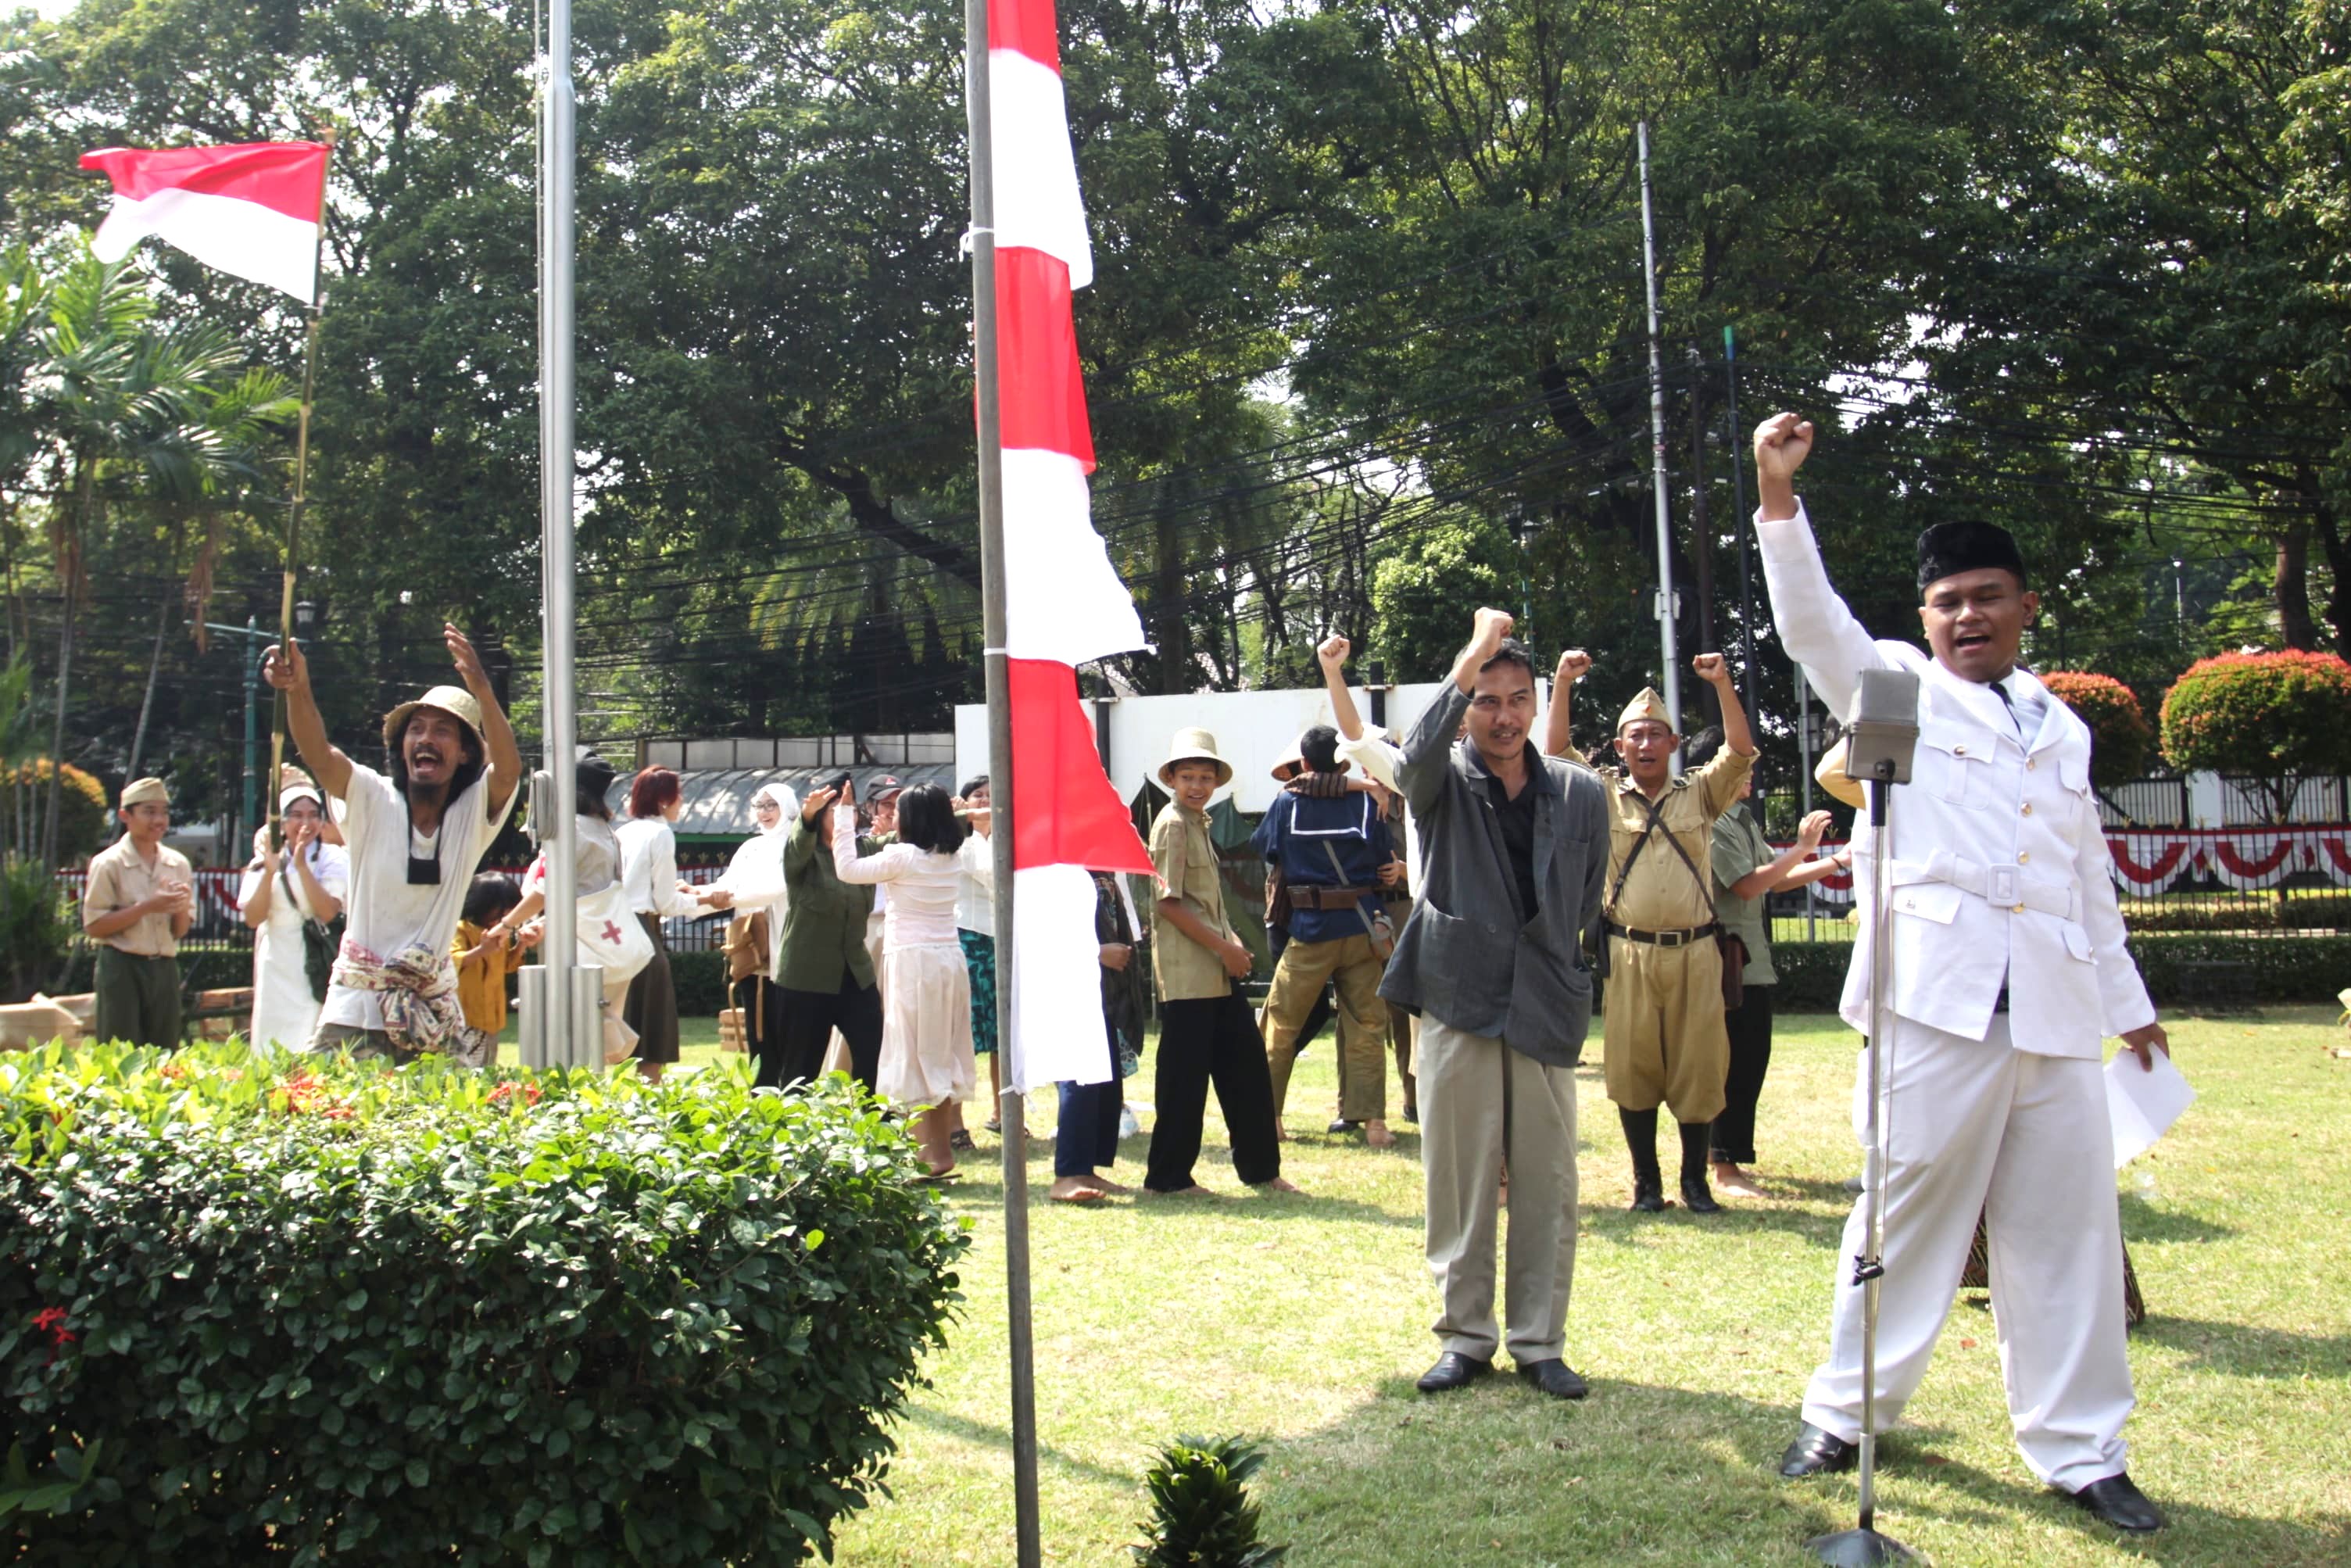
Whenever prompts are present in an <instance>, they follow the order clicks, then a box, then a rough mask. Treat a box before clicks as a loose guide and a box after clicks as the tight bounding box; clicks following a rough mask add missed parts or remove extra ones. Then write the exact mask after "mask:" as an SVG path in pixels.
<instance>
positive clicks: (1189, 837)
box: [1151, 800, 1233, 1002]
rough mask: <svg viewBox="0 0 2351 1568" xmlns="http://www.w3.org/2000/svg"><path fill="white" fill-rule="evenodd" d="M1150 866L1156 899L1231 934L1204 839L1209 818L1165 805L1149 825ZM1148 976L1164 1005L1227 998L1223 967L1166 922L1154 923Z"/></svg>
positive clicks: (1212, 854) (1210, 846)
mask: <svg viewBox="0 0 2351 1568" xmlns="http://www.w3.org/2000/svg"><path fill="white" fill-rule="evenodd" d="M1151 865H1152V869H1153V870H1154V871H1155V872H1156V873H1158V875H1159V896H1160V897H1162V898H1178V899H1181V900H1183V901H1184V903H1185V904H1186V906H1187V907H1188V908H1189V909H1190V910H1191V911H1192V913H1193V914H1195V915H1198V916H1199V917H1200V919H1201V921H1202V922H1203V923H1204V924H1205V925H1207V927H1208V929H1210V930H1211V931H1217V932H1221V933H1223V934H1224V935H1225V936H1232V935H1233V928H1232V926H1231V925H1228V924H1227V923H1226V921H1225V882H1224V872H1223V869H1222V868H1221V867H1220V866H1219V865H1218V863H1217V844H1216V841H1215V840H1214V839H1212V838H1210V837H1209V836H1208V814H1207V812H1206V811H1186V810H1184V808H1183V807H1181V806H1179V805H1177V804H1176V803H1175V801H1173V800H1170V801H1168V802H1167V804H1166V805H1165V806H1163V807H1161V808H1160V810H1159V815H1158V816H1157V817H1156V818H1155V819H1154V820H1153V821H1152V823H1151ZM1151 977H1152V980H1153V982H1154V983H1155V984H1156V985H1157V987H1158V988H1159V999H1160V1000H1161V1001H1163V1002H1188V1001H1196V1000H1198V999H1200V998H1204V997H1221V996H1226V995H1228V994H1230V992H1231V991H1232V988H1233V982H1232V977H1231V976H1229V975H1228V974H1226V973H1225V962H1224V960H1223V959H1222V958H1219V957H1218V956H1217V955H1216V953H1215V952H1214V951H1213V950H1212V949H1210V948H1207V947H1203V946H1200V945H1199V944H1198V943H1197V942H1195V941H1193V940H1192V939H1191V938H1190V937H1189V936H1186V935H1184V933H1182V932H1181V931H1178V930H1177V929H1175V925H1173V924H1172V923H1171V922H1167V921H1157V922H1155V923H1154V930H1153V936H1152V943H1151Z"/></svg>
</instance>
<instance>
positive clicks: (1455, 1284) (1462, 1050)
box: [1415, 1013, 1576, 1365]
mask: <svg viewBox="0 0 2351 1568" xmlns="http://www.w3.org/2000/svg"><path fill="white" fill-rule="evenodd" d="M1415 1066H1416V1068H1417V1069H1418V1072H1417V1076H1418V1078H1419V1080H1420V1082H1419V1091H1420V1136H1421V1165H1422V1168H1423V1174H1424V1175H1425V1176H1426V1179H1427V1184H1428V1233H1427V1253H1428V1271H1429V1273H1430V1274H1431V1275H1432V1276H1433V1277H1434V1278H1435V1280H1436V1281H1437V1295H1438V1297H1439V1298H1440V1301H1441V1303H1442V1309H1441V1310H1440V1311H1439V1312H1438V1313H1437V1322H1436V1325H1435V1326H1436V1330H1437V1338H1438V1339H1439V1340H1440V1341H1441V1342H1443V1344H1444V1347H1445V1348H1446V1349H1447V1350H1448V1351H1454V1352H1458V1354H1462V1355H1467V1356H1473V1357H1475V1358H1477V1359H1478V1360H1480V1361H1483V1360H1487V1359H1489V1358H1490V1357H1491V1356H1492V1355H1493V1354H1494V1352H1495V1350H1496V1349H1497V1348H1498V1347H1505V1346H1506V1347H1507V1348H1508V1349H1509V1351H1510V1358H1511V1359H1512V1360H1513V1361H1516V1362H1518V1363H1520V1364H1522V1365H1523V1364H1526V1363H1528V1362H1531V1361H1552V1360H1557V1359H1561V1358H1562V1357H1563V1356H1564V1354H1565V1353H1566V1346H1567V1298H1568V1290H1569V1287H1570V1285H1571V1284H1572V1283H1573V1281H1574V1278H1575V1190H1576V1188H1575V1073H1574V1071H1573V1069H1571V1068H1565V1067H1545V1066H1544V1065H1543V1064H1542V1063H1541V1062H1539V1061H1534V1060H1533V1059H1532V1058H1531V1057H1526V1056H1521V1055H1520V1054H1519V1053H1518V1052H1517V1051H1512V1050H1511V1049H1510V1047H1509V1046H1507V1045H1505V1044H1504V1043H1503V1042H1502V1041H1501V1040H1498V1039H1496V1038H1494V1037H1493V1036H1490V1035H1479V1034H1470V1033H1468V1032H1467V1031H1466V1030H1458V1029H1455V1028H1454V1027H1452V1026H1451V1025H1450V1024H1447V1023H1445V1022H1443V1021H1441V1020H1440V1019H1437V1018H1436V1017H1434V1016H1432V1015H1430V1014H1426V1013H1424V1014H1422V1015H1421V1020H1420V1060H1419V1061H1417V1062H1416V1063H1415ZM1505 1158H1507V1159H1508V1160H1509V1161H1510V1236H1509V1238H1508V1239H1507V1243H1506V1245H1507V1248H1508V1254H1507V1276H1508V1290H1509V1300H1508V1307H1509V1312H1510V1334H1509V1338H1508V1340H1507V1341H1505V1340H1504V1339H1503V1337H1502V1335H1501V1333H1500V1332H1499V1329H1498V1328H1497V1326H1496V1323H1495V1321H1494V1249H1495V1236H1494V1231H1495V1228H1496V1224H1497V1222H1498V1219H1499V1207H1498V1205H1497V1201H1496V1200H1497V1199H1498V1198H1499V1196H1500V1193H1499V1184H1500V1182H1501V1177H1502V1162H1503V1161H1504V1159H1505Z"/></svg>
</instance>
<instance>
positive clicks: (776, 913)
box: [694, 783, 800, 1088]
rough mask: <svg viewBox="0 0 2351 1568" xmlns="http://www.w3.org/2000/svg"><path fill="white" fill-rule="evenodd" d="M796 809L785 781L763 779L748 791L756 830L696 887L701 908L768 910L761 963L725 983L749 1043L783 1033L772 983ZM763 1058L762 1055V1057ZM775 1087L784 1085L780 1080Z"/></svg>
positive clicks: (779, 999)
mask: <svg viewBox="0 0 2351 1568" xmlns="http://www.w3.org/2000/svg"><path fill="white" fill-rule="evenodd" d="M799 814H800V798H799V795H797V794H795V793H794V792H793V790H792V787H791V786H790V785H789V784H784V783H773V784H762V785H760V786H759V788H758V789H757V790H755V791H754V792H753V793H752V796H751V823H752V826H754V827H756V828H758V830H759V831H758V833H757V834H756V835H755V836H753V837H751V838H747V839H746V840H744V841H742V842H741V843H739V844H737V845H736V846H735V855H734V858H733V859H731V860H729V861H728V862H726V873H725V874H724V875H722V876H721V877H719V879H718V880H717V881H716V882H714V883H710V884H709V885H708V886H707V887H701V888H696V889H695V894H694V895H695V899H696V900H697V901H698V902H699V903H700V904H702V906H703V907H704V908H705V909H721V910H731V911H733V912H734V913H735V914H736V915H738V916H740V915H749V914H752V913H754V912H756V911H758V910H762V909H764V910H766V911H767V912H768V949H767V952H766V954H765V955H764V957H765V960H766V961H765V963H764V964H763V965H762V966H761V967H759V968H758V969H756V970H754V971H753V972H752V973H750V974H748V975H746V976H744V977H742V978H741V979H739V980H737V981H735V982H734V983H733V985H732V986H730V987H729V988H728V995H727V1000H728V1002H729V1003H731V1004H732V1005H733V1006H734V1007H735V1008H737V1009H739V1010H740V1011H741V1012H742V1014H743V1026H744V1030H745V1032H746V1034H747V1037H748V1038H747V1040H746V1041H745V1043H746V1045H747V1047H751V1048H755V1049H753V1050H752V1054H753V1055H755V1056H757V1055H758V1054H759V1053H758V1051H757V1050H756V1047H757V1046H758V1043H759V1042H761V1041H765V1040H781V1039H782V1038H783V1027H784V1026H783V1017H782V1013H783V994H784V993H783V990H782V988H780V987H779V986H778V985H777V984H776V977H777V974H778V966H779V965H780V964H781V963H782V962H783V954H784V916H785V915H786V914H787V913H788V912H789V909H790V907H791V894H790V891H789V888H788V887H787V886H786V885H785V883H784V840H785V838H786V836H787V833H786V830H788V829H789V827H790V826H791V824H792V821H793V820H794V819H796V818H797V817H799ZM763 1060H764V1059H763ZM776 1087H778V1088H780V1087H782V1085H781V1084H778V1085H776Z"/></svg>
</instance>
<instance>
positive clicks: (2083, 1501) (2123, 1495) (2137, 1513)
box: [2073, 1475, 2163, 1535]
mask: <svg viewBox="0 0 2351 1568" xmlns="http://www.w3.org/2000/svg"><path fill="white" fill-rule="evenodd" d="M2073 1495H2074V1501H2075V1502H2077V1503H2079V1504H2080V1505H2081V1506H2082V1507H2084V1508H2085V1509H2087V1510H2089V1511H2091V1512H2092V1513H2095V1514H2096V1515H2097V1516H2098V1517H2099V1518H2100V1519H2102V1520H2104V1521H2105V1522H2106V1523H2108V1524H2111V1525H2113V1526H2114V1527H2115V1528H2116V1530H2120V1531H2126V1533H2128V1534H2132V1535H2148V1534H2152V1533H2153V1532H2154V1531H2158V1530H2161V1529H2162V1528H2163V1514H2162V1512H2161V1511H2159V1510H2158V1509H2157V1507H2156V1506H2155V1504H2153V1503H2152V1502H2149V1501H2148V1500H2147V1493H2145V1492H2143V1491H2141V1490H2138V1488H2137V1486H2135V1485H2133V1484H2132V1482H2131V1479H2130V1477H2129V1476H2127V1475H2112V1476H2108V1477H2107V1478H2106V1479H2104V1480H2102V1481H2092V1482H2091V1483H2090V1484H2089V1485H2088V1486H2085V1487H2084V1488H2083V1489H2082V1490H2080V1491H2077V1492H2075V1493H2074V1494H2073Z"/></svg>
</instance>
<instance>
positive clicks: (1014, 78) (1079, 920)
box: [987, 0, 1151, 1092]
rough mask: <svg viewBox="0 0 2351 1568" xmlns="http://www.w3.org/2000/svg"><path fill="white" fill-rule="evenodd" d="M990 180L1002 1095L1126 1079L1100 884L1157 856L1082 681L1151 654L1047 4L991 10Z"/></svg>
mask: <svg viewBox="0 0 2351 1568" xmlns="http://www.w3.org/2000/svg"><path fill="white" fill-rule="evenodd" d="M987 42H988V58H987V65H988V84H989V89H990V94H991V99H990V101H991V104H992V106H993V117H992V124H991V127H990V131H991V137H992V145H993V152H994V156H993V160H992V166H993V168H994V170H995V175H996V214H995V224H996V247H997V248H996V310H997V395H998V404H999V407H1000V411H1001V413H1000V432H1001V434H1000V445H1001V449H1002V455H1003V465H1004V589H1005V603H1006V639H1005V651H1006V653H1007V654H1008V662H1009V664H1010V673H1011V697H1012V704H1011V706H1012V811H1013V819H1014V821H1013V828H1012V845H1013V848H1012V862H1013V867H1014V876H1013V888H1014V892H1013V899H1014V914H1013V925H1014V930H1013V934H1012V945H1011V961H1012V984H1011V991H1010V998H1009V999H1010V1003H1011V1010H1012V1018H1011V1025H1012V1033H1013V1041H1014V1045H1015V1050H1014V1051H1013V1052H1012V1053H1011V1061H1012V1063H1013V1065H1014V1069H1015V1071H1014V1077H1015V1078H1016V1079H1017V1080H1018V1081H1019V1082H1015V1083H1013V1084H1010V1085H1008V1087H1011V1088H1015V1089H1018V1090H1021V1091H1023V1092H1025V1091H1027V1090H1028V1089H1029V1088H1031V1087H1032V1086H1035V1085H1038V1084H1044V1083H1052V1082H1060V1081H1062V1080H1073V1081H1075V1082H1080V1083H1100V1082H1103V1081H1104V1080H1105V1079H1107V1078H1108V1077H1109V1076H1110V1074H1111V1073H1112V1072H1113V1071H1114V1068H1113V1065H1112V1061H1111V1054H1110V1045H1109V1037H1108V1036H1107V1035H1106V1034H1105V1033H1104V1031H1103V1028H1102V969H1101V964H1100V960H1099V957H1098V953H1097V945H1096V943H1095V940H1094V884H1093V878H1092V875H1091V874H1090V873H1092V872H1095V871H1117V872H1145V873H1147V872H1149V871H1150V870H1151V856H1150V854H1149V852H1147V851H1146V850H1145V849H1144V844H1143V841H1142V840H1141V839H1140V838H1139V837H1137V836H1136V834H1135V831H1134V820H1133V819H1132V818H1131V817H1130V816H1129V815H1128V814H1127V809H1126V805H1125V803H1124V802H1123V801H1122V800H1120V799H1119V798H1118V791H1117V790H1116V789H1113V787H1112V785H1111V781H1110V779H1108V778H1107V777H1105V776H1104V775H1103V773H1102V757H1101V754H1100V753H1099V752H1097V751H1096V750H1095V748H1094V727H1093V721H1092V718H1091V717H1090V716H1088V715H1087V712H1086V709H1085V707H1084V706H1083V705H1082V704H1081V703H1080V702H1079V700H1078V677H1077V670H1076V666H1077V665H1079V664H1083V663H1084V662H1086V661H1087V660H1089V659H1099V658H1101V657H1102V656H1103V655H1105V654H1108V653H1124V652H1126V651H1127V650H1129V649H1133V648H1140V647H1142V646H1143V645H1144V635H1143V622H1142V621H1141V619H1140V618H1139V617H1137V615H1136V614H1135V611H1134V596H1133V595H1132V594H1130V593H1128V592H1127V591H1126V585H1125V584H1124V583H1123V582H1121V581H1120V580H1119V576H1118V572H1117V570H1116V569H1115V568H1113V566H1112V565H1111V561H1110V554H1109V552H1108V551H1107V550H1106V549H1104V548H1103V546H1102V536H1101V535H1100V534H1098V533H1096V532H1095V531H1094V526H1093V515H1092V495H1091V493H1090V492H1089V490H1088V488H1087V485H1086V476H1087V475H1089V474H1091V473H1092V472H1093V466H1094V445H1093V432H1092V427H1091V425H1090V424H1089V423H1088V422H1087V418H1086V389H1085V380H1084V376H1083V375H1082V373H1081V371H1080V368H1079V363H1078V335H1077V330H1076V328H1075V326H1074V324H1073V323H1072V320H1071V314H1070V293H1071V289H1073V288H1082V287H1085V286H1086V285H1087V284H1089V283H1091V282H1092V281H1093V274H1094V263H1093V248H1092V245H1091V244H1090V243H1089V242H1088V240H1087V238H1086V214H1085V207H1084V204H1082V203H1081V201H1080V200H1079V197H1078V168H1077V159H1076V156H1075V154H1074V153H1073V152H1072V151H1071V146H1070V123H1069V111H1068V109H1067V107H1066V103H1065V100H1064V99H1063V97H1062V93H1061V44H1060V39H1059V33H1058V29H1057V25H1056V22H1055V19H1054V16H1053V5H1052V0H988V7H987Z"/></svg>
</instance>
